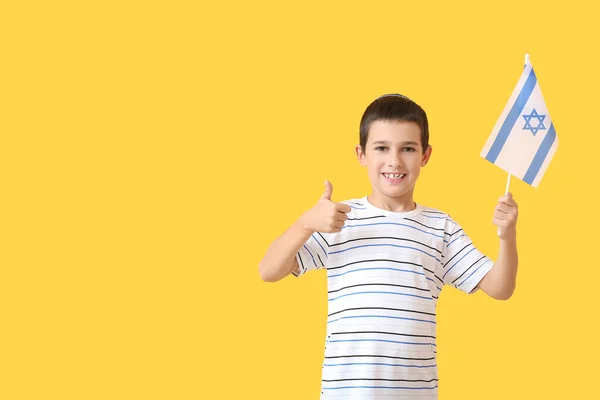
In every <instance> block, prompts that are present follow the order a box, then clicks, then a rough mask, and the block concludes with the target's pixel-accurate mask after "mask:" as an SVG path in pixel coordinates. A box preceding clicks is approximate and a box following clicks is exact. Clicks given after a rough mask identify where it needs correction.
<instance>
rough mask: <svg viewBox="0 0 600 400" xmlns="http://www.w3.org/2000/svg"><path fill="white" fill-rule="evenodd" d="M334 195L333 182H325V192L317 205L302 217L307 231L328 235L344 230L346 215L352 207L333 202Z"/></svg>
mask: <svg viewBox="0 0 600 400" xmlns="http://www.w3.org/2000/svg"><path fill="white" fill-rule="evenodd" d="M332 194H333V186H332V185H331V182H329V181H325V191H324V192H323V194H322V195H321V198H320V199H319V201H318V202H317V204H315V205H314V207H313V208H311V209H310V210H308V211H307V212H305V213H304V214H303V215H302V223H303V226H304V227H305V228H306V229H308V230H311V231H314V232H327V233H335V232H340V231H341V230H342V227H343V226H344V223H345V221H346V220H347V219H348V216H347V215H346V213H348V212H350V206H349V205H347V204H342V203H336V202H334V201H332V200H331V195H332Z"/></svg>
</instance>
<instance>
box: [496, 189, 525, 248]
mask: <svg viewBox="0 0 600 400" xmlns="http://www.w3.org/2000/svg"><path fill="white" fill-rule="evenodd" d="M518 215H519V207H518V205H517V203H516V202H515V201H514V200H513V198H512V193H508V195H504V196H502V197H500V198H499V199H498V204H497V205H496V208H495V212H494V218H493V219H492V222H493V223H494V225H496V226H497V227H498V236H500V239H501V240H515V239H516V237H517V217H518Z"/></svg>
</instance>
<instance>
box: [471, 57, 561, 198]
mask: <svg viewBox="0 0 600 400" xmlns="http://www.w3.org/2000/svg"><path fill="white" fill-rule="evenodd" d="M557 147H558V138H557V136H556V131H555V130H554V125H553V124H552V120H551V119H550V115H549V114H548V109H547V108H546V102H545V101H544V97H543V96H542V91H541V90H540V86H539V84H538V80H537V78H536V76H535V73H534V72H533V67H532V66H531V63H530V62H529V57H527V59H526V61H525V68H524V69H523V74H522V75H521V78H520V79H519V82H518V83H517V87H516V88H515V90H514V91H513V93H512V95H511V96H510V99H509V101H508V104H506V107H505V108H504V111H503V112H502V115H501V116H500V118H499V119H498V121H497V122H496V126H494V129H493V131H492V134H491V135H490V137H489V138H488V140H487V142H486V143H485V146H484V147H483V150H482V151H481V156H482V157H483V158H485V159H486V160H488V161H490V162H491V163H493V164H494V165H497V166H498V167H500V168H502V169H503V170H505V171H506V172H508V173H510V174H511V175H513V176H516V177H517V178H519V179H521V180H522V181H523V182H526V183H528V184H530V185H532V186H533V187H536V188H537V187H538V185H539V183H540V180H541V179H542V177H543V176H544V173H545V172H546V169H547V168H548V165H549V164H550V161H551V160H552V157H553V156H554V153H555V152H556V148H557Z"/></svg>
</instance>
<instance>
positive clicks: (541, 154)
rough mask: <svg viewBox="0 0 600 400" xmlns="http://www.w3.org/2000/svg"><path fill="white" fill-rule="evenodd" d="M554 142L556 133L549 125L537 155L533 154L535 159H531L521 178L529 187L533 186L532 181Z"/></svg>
mask: <svg viewBox="0 0 600 400" xmlns="http://www.w3.org/2000/svg"><path fill="white" fill-rule="evenodd" d="M555 140H556V131H555V130H554V124H551V125H550V129H549V130H548V133H546V137H545V138H544V140H543V141H542V145H541V146H540V148H539V149H538V151H537V153H535V157H534V158H533V161H532V162H531V165H530V166H529V169H528V170H527V172H526V173H525V176H524V177H523V182H526V183H529V184H530V185H531V184H533V181H534V180H535V177H536V176H537V174H538V172H540V168H542V164H543V163H544V160H545V159H546V156H547V155H548V152H549V151H550V148H551V147H552V144H553V143H554V141H555Z"/></svg>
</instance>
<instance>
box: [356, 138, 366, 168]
mask: <svg viewBox="0 0 600 400" xmlns="http://www.w3.org/2000/svg"><path fill="white" fill-rule="evenodd" d="M356 158H358V162H359V163H360V165H362V166H363V167H366V166H367V159H366V156H365V152H364V151H363V149H362V147H360V144H357V145H356Z"/></svg>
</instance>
